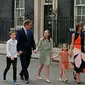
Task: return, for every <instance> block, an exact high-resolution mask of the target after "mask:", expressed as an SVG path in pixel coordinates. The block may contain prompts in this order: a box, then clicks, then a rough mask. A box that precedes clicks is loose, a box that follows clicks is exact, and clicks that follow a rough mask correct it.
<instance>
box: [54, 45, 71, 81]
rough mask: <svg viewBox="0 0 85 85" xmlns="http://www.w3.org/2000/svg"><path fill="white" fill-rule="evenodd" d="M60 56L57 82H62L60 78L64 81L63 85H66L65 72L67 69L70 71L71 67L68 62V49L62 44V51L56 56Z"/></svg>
mask: <svg viewBox="0 0 85 85" xmlns="http://www.w3.org/2000/svg"><path fill="white" fill-rule="evenodd" d="M58 56H60V78H59V80H60V81H62V77H63V78H64V79H65V80H64V81H65V83H67V81H68V79H67V77H66V70H68V69H72V68H73V65H72V64H71V62H69V56H70V57H71V55H70V52H69V51H68V48H67V46H66V44H63V49H62V51H60V53H59V54H58V55H57V56H56V57H58Z"/></svg>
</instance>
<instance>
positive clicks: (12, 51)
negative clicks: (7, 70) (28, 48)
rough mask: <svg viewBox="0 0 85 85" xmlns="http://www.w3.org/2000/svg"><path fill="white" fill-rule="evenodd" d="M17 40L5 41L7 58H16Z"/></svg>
mask: <svg viewBox="0 0 85 85" xmlns="http://www.w3.org/2000/svg"><path fill="white" fill-rule="evenodd" d="M17 54H18V53H17V40H13V39H9V40H8V41H7V57H10V56H12V57H14V58H17Z"/></svg>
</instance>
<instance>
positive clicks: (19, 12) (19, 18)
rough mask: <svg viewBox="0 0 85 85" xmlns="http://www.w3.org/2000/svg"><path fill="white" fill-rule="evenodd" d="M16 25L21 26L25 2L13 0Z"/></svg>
mask: <svg viewBox="0 0 85 85" xmlns="http://www.w3.org/2000/svg"><path fill="white" fill-rule="evenodd" d="M15 1H16V2H15V4H16V5H15V6H16V7H15V11H16V24H17V25H22V22H23V20H24V18H25V0H15Z"/></svg>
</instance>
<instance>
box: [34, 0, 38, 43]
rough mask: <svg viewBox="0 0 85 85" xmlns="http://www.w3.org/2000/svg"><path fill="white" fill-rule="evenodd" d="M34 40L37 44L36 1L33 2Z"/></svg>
mask: <svg viewBox="0 0 85 85" xmlns="http://www.w3.org/2000/svg"><path fill="white" fill-rule="evenodd" d="M34 38H35V43H36V44H37V43H38V0H34Z"/></svg>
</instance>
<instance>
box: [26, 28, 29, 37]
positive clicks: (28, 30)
mask: <svg viewBox="0 0 85 85" xmlns="http://www.w3.org/2000/svg"><path fill="white" fill-rule="evenodd" d="M26 31H27V38H28V37H29V30H26Z"/></svg>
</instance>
